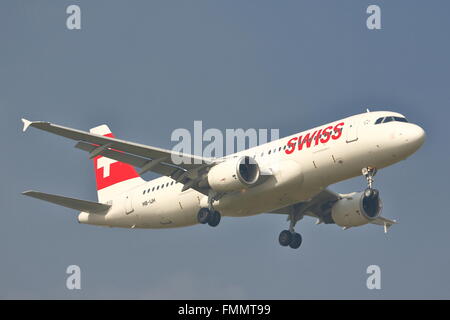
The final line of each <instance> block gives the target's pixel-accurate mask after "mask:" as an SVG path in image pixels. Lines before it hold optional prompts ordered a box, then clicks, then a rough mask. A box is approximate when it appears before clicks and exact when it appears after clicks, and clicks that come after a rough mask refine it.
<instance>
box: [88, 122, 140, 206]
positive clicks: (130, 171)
mask: <svg viewBox="0 0 450 320" xmlns="http://www.w3.org/2000/svg"><path fill="white" fill-rule="evenodd" d="M90 132H91V133H95V134H99V135H102V136H106V137H111V138H114V135H113V134H112V133H111V130H109V128H108V126H107V125H104V124H103V125H101V126H98V127H95V128H92V129H91V130H90ZM93 160H94V170H95V180H96V183H97V195H98V200H99V202H103V203H104V202H107V201H109V200H112V198H113V197H114V196H116V195H117V194H120V193H123V192H125V191H127V190H130V189H132V188H134V187H136V186H138V185H141V184H143V183H144V182H145V181H144V180H143V179H142V178H141V177H140V176H139V174H138V173H137V171H136V170H135V169H134V167H133V166H131V165H129V164H127V163H123V162H119V161H116V160H113V159H110V158H106V157H103V156H96V157H94V159H93Z"/></svg>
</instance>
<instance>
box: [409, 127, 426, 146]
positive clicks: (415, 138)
mask: <svg viewBox="0 0 450 320" xmlns="http://www.w3.org/2000/svg"><path fill="white" fill-rule="evenodd" d="M425 137H426V134H425V131H424V130H423V129H422V128H421V127H419V126H418V125H415V124H410V125H409V126H408V129H407V130H405V142H406V143H407V144H408V146H409V147H410V148H411V149H412V150H413V152H414V151H416V150H417V149H419V148H420V147H421V146H422V145H423V143H424V142H425Z"/></svg>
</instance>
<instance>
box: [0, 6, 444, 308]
mask: <svg viewBox="0 0 450 320" xmlns="http://www.w3.org/2000/svg"><path fill="white" fill-rule="evenodd" d="M70 4H78V5H79V6H80V7H81V11H82V29H81V30H79V31H69V30H67V28H66V23H65V22H66V18H67V14H66V13H65V11H66V7H67V6H68V5H70ZM370 4H377V5H379V6H380V7H381V12H382V29H381V30H377V31H370V30H368V29H367V28H366V19H367V16H368V15H367V14H366V8H367V7H368V6H369V5H370ZM0 9H1V10H0V41H1V43H2V50H0V110H1V112H2V117H1V118H0V122H1V125H0V136H1V137H2V138H1V139H2V142H3V143H2V145H3V148H4V153H3V156H2V157H1V158H0V161H1V164H2V165H1V166H0V170H1V176H2V183H1V186H2V192H0V206H1V209H2V210H1V221H2V222H1V223H0V257H1V263H0V298H64V299H72V298H169V299H170V298H193V299H197V298H225V299H227V298H250V299H252V298H254V299H260V298H266V299H271V298H274V299H281V298H286V299H298V298H337V299H345V298H362V299H379V298H386V299H392V298H450V276H449V274H448V270H449V269H450V255H449V254H448V244H449V241H450V233H449V232H448V225H449V223H450V214H449V209H448V205H447V201H446V200H447V199H448V195H447V193H448V191H447V189H448V177H449V168H448V158H449V151H448V148H447V146H448V137H449V135H448V129H447V127H448V119H449V116H450V112H449V105H450V90H449V76H450V63H449V62H448V57H449V56H450V44H449V41H448V31H449V30H450V21H449V19H448V14H447V13H448V11H449V9H450V4H449V2H448V1H443V0H442V1H438V0H434V1H427V2H425V1H406V0H403V1H401V0H398V1H361V0H342V1H313V0H308V1H273V0H272V1H260V0H258V1H256V0H254V1H253V0H251V1H206V0H205V1H200V0H195V1H188V2H187V1H167V0H165V1H153V0H152V1H132V2H125V1H75V0H74V1H57V2H56V1H2V2H1V4H0ZM366 108H370V109H371V110H392V111H397V112H400V113H402V114H404V115H405V116H407V117H408V119H409V120H410V121H411V122H415V123H417V124H419V125H420V126H422V127H423V128H424V129H425V130H426V132H427V141H426V143H425V145H424V146H423V147H422V149H420V150H419V151H418V152H417V153H416V154H415V155H413V156H412V157H411V158H410V159H408V160H407V161H403V162H401V163H398V164H396V165H394V166H392V167H389V168H386V169H384V170H381V171H380V172H379V173H378V174H377V176H376V182H375V184H376V187H377V188H378V189H380V192H381V195H382V198H383V202H384V212H383V215H385V216H387V217H390V218H396V219H398V220H399V222H400V223H399V224H398V225H396V226H394V227H392V229H391V230H390V232H389V233H388V234H387V235H385V234H383V232H382V228H378V227H376V226H364V227H361V228H355V229H351V230H347V231H342V230H341V229H340V228H338V227H337V226H334V225H319V226H316V225H314V222H315V221H314V220H313V219H307V218H305V220H303V221H301V222H300V223H299V225H298V227H297V229H298V231H299V232H301V233H302V235H303V239H304V240H303V244H302V247H301V249H300V250H298V251H294V250H287V249H285V248H281V247H280V246H279V244H278V242H277V237H278V234H279V232H280V231H281V230H282V229H284V228H286V226H287V222H286V221H285V217H283V216H276V215H269V214H264V215H260V216H255V217H249V218H237V219H232V218H224V219H223V221H222V222H221V224H220V226H219V227H218V228H214V229H213V228H205V227H204V226H194V227H189V228H184V229H174V230H121V229H108V228H99V227H93V226H86V225H79V224H78V223H77V222H76V212H74V211H73V210H69V209H65V208H61V207H58V206H53V205H51V204H47V203H44V202H39V201H37V200H34V199H30V198H25V197H23V196H21V195H20V193H21V192H22V191H24V190H28V189H37V190H41V191H44V192H51V193H59V194H64V195H67V196H73V197H78V198H82V199H88V200H94V201H95V200H96V193H95V184H94V177H93V169H92V164H91V162H90V161H89V160H88V159H87V157H86V154H84V153H83V152H80V151H79V150H76V149H74V148H73V145H74V143H73V142H71V141H68V140H65V139H63V138H60V137H56V136H52V135H49V134H46V133H43V132H39V131H37V130H30V131H29V132H27V133H26V134H23V133H22V132H21V129H22V125H21V123H20V118H22V117H23V116H25V117H27V118H29V119H31V120H46V121H51V122H54V123H58V124H62V125H66V126H70V127H74V128H79V129H85V130H87V129H89V128H91V127H94V126H96V125H99V124H103V123H107V124H108V125H109V126H110V127H111V129H112V130H113V131H114V132H115V134H116V135H117V136H119V137H121V138H124V139H128V140H132V141H136V142H141V143H145V144H149V145H154V146H159V147H163V148H171V147H173V145H174V143H173V142H171V141H170V135H171V132H172V131H173V130H174V129H176V128H188V129H191V128H192V127H193V121H194V120H202V121H203V126H204V128H205V129H206V128H219V129H223V130H224V129H226V128H279V129H280V135H281V136H286V135H289V134H293V133H295V132H298V131H302V130H306V129H308V128H311V127H314V126H317V125H320V124H323V123H327V122H330V121H334V120H337V119H339V118H343V117H346V116H349V115H352V114H356V113H360V112H364V111H365V110H366ZM152 177H153V176H152V175H146V178H147V179H150V178H152ZM364 186H365V181H364V180H363V178H355V179H352V180H349V181H344V182H342V183H339V184H337V185H333V186H331V189H332V190H334V191H337V192H342V193H347V192H352V191H357V190H361V189H363V188H364ZM71 264H76V265H79V266H80V267H81V272H82V289H81V290H79V291H76V290H75V291H69V290H67V289H66V287H65V280H66V277H67V275H66V274H65V270H66V268H67V266H68V265H71ZM372 264H376V265H379V266H380V267H381V272H382V280H381V286H382V289H381V290H368V289H367V288H366V278H367V274H366V268H367V266H369V265H372Z"/></svg>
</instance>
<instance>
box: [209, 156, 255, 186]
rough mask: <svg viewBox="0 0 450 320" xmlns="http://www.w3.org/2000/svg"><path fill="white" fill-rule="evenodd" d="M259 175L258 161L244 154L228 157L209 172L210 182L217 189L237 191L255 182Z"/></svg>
mask: <svg viewBox="0 0 450 320" xmlns="http://www.w3.org/2000/svg"><path fill="white" fill-rule="evenodd" d="M259 177H260V170H259V166H258V164H257V163H256V161H255V160H254V159H253V158H250V157H249V156H244V157H241V158H234V159H228V160H226V161H224V162H222V163H219V164H217V165H215V166H214V167H212V168H211V170H209V172H208V184H209V186H210V187H211V188H212V189H213V190H215V191H219V192H226V191H235V190H239V189H242V188H247V187H249V186H251V185H253V184H255V183H256V182H257V181H258V179H259Z"/></svg>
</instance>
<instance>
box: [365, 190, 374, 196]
mask: <svg viewBox="0 0 450 320" xmlns="http://www.w3.org/2000/svg"><path fill="white" fill-rule="evenodd" d="M364 196H365V197H366V198H371V197H372V196H373V189H370V188H367V189H366V190H364Z"/></svg>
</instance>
